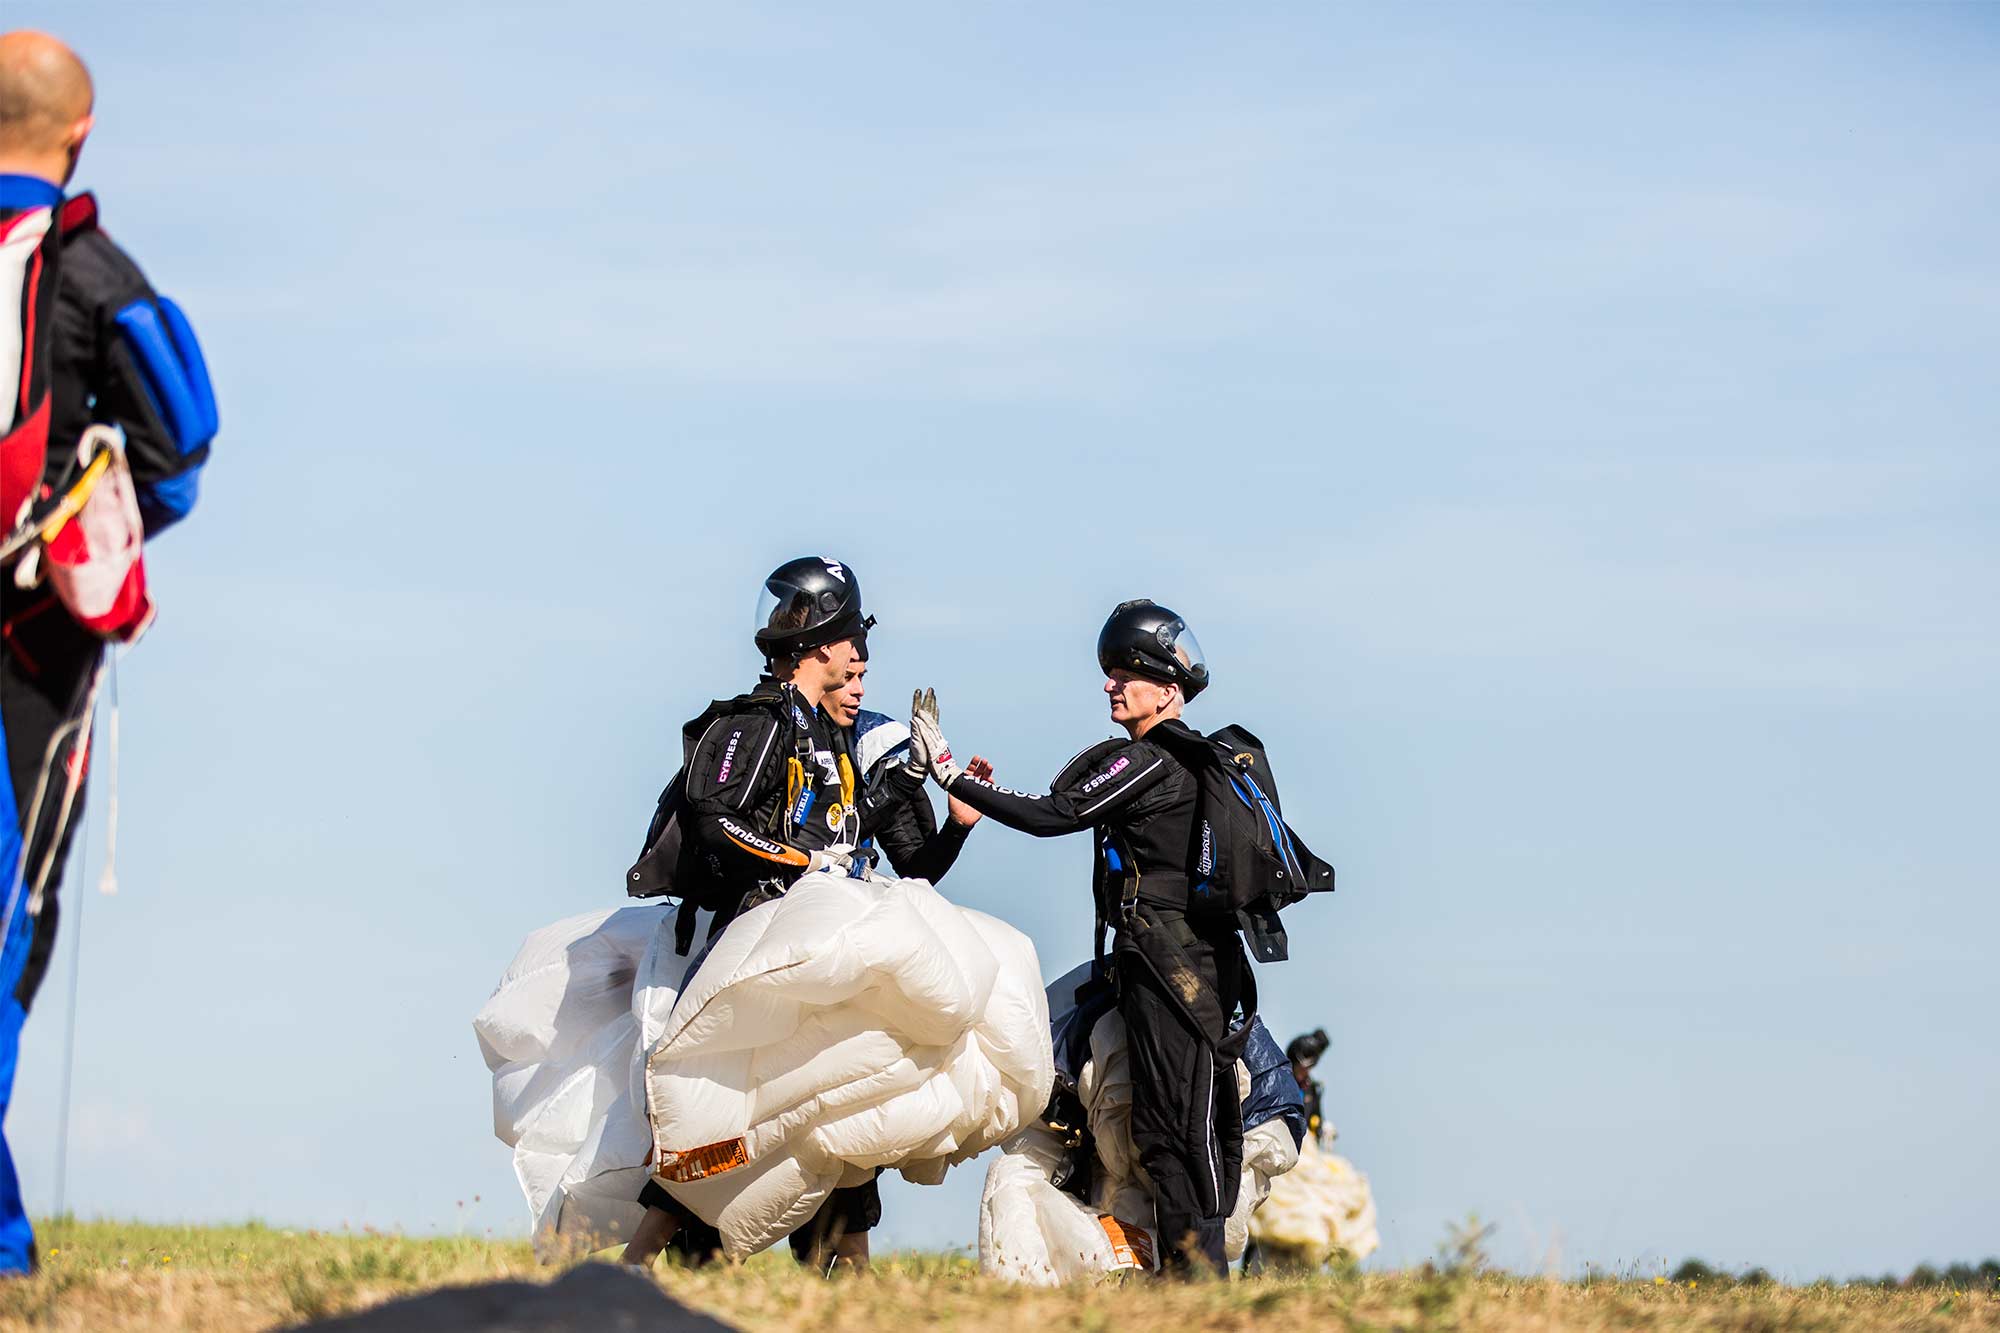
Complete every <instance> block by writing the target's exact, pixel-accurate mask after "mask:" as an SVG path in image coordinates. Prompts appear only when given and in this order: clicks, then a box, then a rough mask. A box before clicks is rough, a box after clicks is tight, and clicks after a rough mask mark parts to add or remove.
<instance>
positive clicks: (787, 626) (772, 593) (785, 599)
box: [752, 579, 839, 634]
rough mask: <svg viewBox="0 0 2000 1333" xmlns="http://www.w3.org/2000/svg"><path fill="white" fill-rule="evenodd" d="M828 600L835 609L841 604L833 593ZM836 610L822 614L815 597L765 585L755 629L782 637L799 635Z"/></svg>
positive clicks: (784, 585) (778, 585) (786, 585)
mask: <svg viewBox="0 0 2000 1333" xmlns="http://www.w3.org/2000/svg"><path fill="white" fill-rule="evenodd" d="M827 596H828V598H829V599H831V600H833V602H834V604H835V605H838V604H839V599H838V598H835V597H834V596H833V594H832V593H828V594H827ZM832 609H833V607H828V608H826V610H825V611H822V610H820V608H819V607H818V605H817V603H816V602H815V600H814V598H813V595H812V594H811V593H809V592H807V591H806V590H805V589H804V588H800V587H797V586H795V585H793V584H790V583H783V582H780V581H778V580H776V579H773V580H771V581H770V582H769V583H766V584H765V585H764V591H763V592H762V593H761V594H759V596H758V598H757V613H756V622H755V624H754V625H753V626H752V628H754V629H756V630H759V631H761V630H771V631H773V632H775V633H779V634H790V633H795V632H796V631H798V630H802V629H804V628H805V627H806V626H808V625H812V624H816V623H818V622H819V621H821V620H824V619H825V618H826V615H827V613H828V612H830V611H832Z"/></svg>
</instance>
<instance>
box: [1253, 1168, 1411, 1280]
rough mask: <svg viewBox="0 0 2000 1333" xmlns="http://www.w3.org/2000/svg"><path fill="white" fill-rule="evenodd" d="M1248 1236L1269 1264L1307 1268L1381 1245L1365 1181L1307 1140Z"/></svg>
mask: <svg viewBox="0 0 2000 1333" xmlns="http://www.w3.org/2000/svg"><path fill="white" fill-rule="evenodd" d="M1250 1234H1251V1235H1252V1236H1254V1237H1256V1238H1257V1243H1258V1244H1259V1245H1261V1246H1262V1247H1263V1248H1264V1250H1265V1251H1266V1253H1267V1254H1268V1255H1269V1256H1270V1259H1271V1262H1273V1263H1278V1264H1286V1263H1290V1264H1303V1265H1306V1266H1309V1267H1312V1266H1317V1265H1319V1264H1322V1263H1325V1262H1326V1261H1327V1260H1328V1259H1331V1258H1332V1257H1334V1256H1335V1255H1336V1254H1343V1253H1344V1254H1346V1255H1349V1256H1351V1257H1352V1258H1355V1259H1366V1258H1367V1257H1368V1256H1369V1255H1371V1254H1373V1253H1375V1251H1376V1250H1377V1249H1378V1248H1380V1247H1381V1244H1382V1238H1381V1236H1379V1235H1377V1234H1376V1231H1375V1196H1374V1195H1373V1193H1371V1192H1370V1190H1369V1188H1368V1177H1367V1176H1364V1175H1362V1174H1361V1173H1360V1172H1359V1171H1356V1170H1355V1169H1354V1163H1352V1162H1350V1161H1348V1160H1347V1159H1346V1158H1345V1157H1341V1156H1338V1155H1336V1154H1334V1153H1330V1152H1327V1151H1326V1150H1325V1149H1323V1148H1321V1147H1320V1146H1319V1144H1318V1143H1317V1142H1316V1141H1315V1140H1314V1139H1312V1138H1310V1137H1308V1138H1307V1139H1306V1142H1305V1147H1304V1148H1303V1150H1301V1151H1300V1153H1299V1164H1298V1166H1297V1167H1296V1168H1294V1169H1293V1170H1292V1171H1290V1172H1289V1173H1287V1174H1286V1175H1285V1176H1284V1177H1283V1178H1282V1179H1280V1180H1276V1181H1273V1182H1272V1184H1271V1197H1270V1199H1269V1201H1268V1202H1266V1203H1265V1205H1264V1207H1263V1208H1261V1209H1259V1210H1258V1212H1257V1215H1256V1216H1255V1217H1254V1218H1252V1219H1251V1221H1250Z"/></svg>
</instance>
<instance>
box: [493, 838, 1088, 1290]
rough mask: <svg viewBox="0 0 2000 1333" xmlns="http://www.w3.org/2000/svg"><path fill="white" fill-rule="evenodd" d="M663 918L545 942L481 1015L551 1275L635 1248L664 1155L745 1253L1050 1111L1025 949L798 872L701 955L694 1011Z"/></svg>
mask: <svg viewBox="0 0 2000 1333" xmlns="http://www.w3.org/2000/svg"><path fill="white" fill-rule="evenodd" d="M673 918H674V909H672V908H669V907H666V906H664V905H647V906H641V907H628V908H624V909H622V910H619V911H612V912H596V913H592V914H590V915H587V916H580V917H572V918H570V919H569V920H566V921H560V922H557V923H556V924H555V925H552V926H549V927H547V928H545V929H543V930H539V931H536V932H535V933H534V934H533V935H530V936H529V937H528V939H527V941H526V942H525V943H524V944H523V945H522V946H521V951H520V953H519V955H518V956H517V957H516V958H515V960H514V962H513V964H512V965H511V966H509V967H508V969H507V971H506V973H505V974H504V975H503V976H502V977H501V980H500V985H499V986H498V988H496V989H495V991H494V993H493V997H492V998H491V999H490V1000H488V1001H487V1003H486V1006H485V1008H483V1009H482V1010H481V1011H480V1013H479V1016H478V1018H477V1019H475V1020H474V1028H475V1030H476V1031H477V1033H478V1035H479V1041H480V1047H481V1049H482V1051H483V1052H484V1053H485V1055H486V1062H487V1066H488V1067H489V1068H490V1069H492V1070H493V1076H494V1077H493V1098H494V1129H495V1132H496V1133H497V1134H498V1135H499V1136H500V1138H501V1140H502V1141H503V1142H505V1143H507V1144H508V1145H510V1146H511V1147H513V1149H514V1166H515V1172H516V1174H517V1175H518V1176H519V1178H520V1181H521V1188H522V1191H523V1192H524V1193H525V1194H526V1195H527V1198H528V1207H529V1211H530V1213H531V1215H532V1216H533V1218H534V1239H535V1246H536V1252H537V1253H538V1254H539V1255H541V1256H542V1257H543V1258H545V1259H546V1258H553V1257H557V1256H558V1255H561V1254H564V1253H567V1252H570V1251H572V1250H574V1249H578V1248H596V1247H600V1246H603V1245H607V1244H611V1243H613V1242H615V1241H620V1240H624V1239H625V1238H627V1237H628V1236H629V1235H630V1234H631V1232H632V1229H633V1228H634V1227H635V1226H636V1225H637V1223H638V1220H639V1218H640V1216H641V1213H642V1210H641V1208H640V1207H639V1205H638V1203H637V1198H638V1195H639V1191H640V1188H641V1187H642V1186H643V1185H644V1183H645V1181H646V1180H647V1179H648V1178H649V1177H650V1176H651V1175H652V1172H651V1170H650V1168H649V1162H650V1161H653V1160H658V1161H659V1162H661V1163H662V1164H663V1170H664V1171H665V1172H666V1173H667V1175H668V1177H669V1178H668V1180H667V1182H666V1183H667V1187H668V1188H669V1189H670V1190H672V1191H673V1193H674V1194H675V1195H676V1196H678V1197H679V1198H680V1199H681V1200H682V1201H683V1202H684V1203H686V1204H687V1205H688V1206H689V1207H690V1208H692V1209H693V1210H694V1211H695V1212H696V1213H697V1214H699V1215H700V1216H702V1217H704V1218H706V1219H707V1220H709V1221H710V1222H712V1223H714V1224H715V1225H716V1226H717V1228H718V1229H719V1230H720V1231H721V1233H722V1237H723V1245H724V1249H725V1251H726V1252H727V1253H728V1254H730V1255H731V1256H732V1257H737V1258H741V1257H743V1256H746V1255H749V1254H752V1253H755V1252H756V1251H757V1250H760V1249H762V1248H764V1247H765V1246H767V1245H770V1244H771V1243H773V1242H774V1241H776V1240H778V1239H780V1238H781V1237H783V1236H784V1235H785V1234H787V1233H788V1232H789V1231H791V1230H792V1229H793V1228H794V1227H796V1226H797V1225H799V1224H800V1223H801V1222H803V1221H805V1220H806V1219H807V1218H808V1217H810V1216H811V1215H812V1214H813V1212H814V1211H815V1210H816V1209H817V1208H818V1207H819V1205H820V1203H821V1202H822V1201H823V1200H824V1199H825V1197H826V1195H827V1194H828V1193H829V1192H830V1191H831V1190H832V1189H833V1188H834V1187H835V1186H838V1185H842V1184H850V1185H851V1184H860V1183H862V1182H863V1181H865V1180H867V1179H868V1178H869V1177H870V1175H872V1174H873V1171H874V1169H875V1168H876V1167H884V1166H886V1167H898V1168H901V1170H902V1172H903V1174H904V1175H905V1176H907V1177H908V1178H910V1179H911V1180H915V1181H918V1182H920V1183H927V1184H935V1183H938V1182H939V1181H941V1180H943V1178H944V1173H945V1171H946V1169H947V1168H949V1167H950V1166H951V1165H953V1164H955V1163H957V1162H960V1161H963V1160H965V1159H966V1158H969V1157H972V1156H974V1155H976V1154H977V1153H979V1152H981V1151H983V1150H984V1149H985V1148H987V1147H989V1146H990V1145H992V1144H994V1143H996V1142H998V1141H1000V1140H1001V1139H1003V1138H1006V1137H1007V1136H1009V1135H1012V1134H1013V1133H1015V1132H1016V1131H1017V1130H1019V1129H1020V1128H1021V1126H1022V1125H1024V1124H1026V1123H1029V1122H1031V1121H1033V1120H1034V1119H1035V1118H1036V1117H1037V1116H1038V1115H1039V1113H1040V1111H1041V1109H1042V1107H1043V1106H1044V1105H1046V1104H1047V1102H1048V1096H1049V1089H1050V1086H1051V1085H1052V1083H1053V1081H1054V1077H1055V1071H1054V1066H1053V1063H1052V1057H1051V1055H1050V1051H1049V1043H1048V1030H1049V1027H1048V1008H1047V1004H1046V1002H1045V1001H1044V999H1043V997H1042V991H1041V985H1040V977H1041V965H1040V963H1039V962H1038V961H1037V959H1036V957H1035V950H1034V946H1033V945H1032V944H1031V943H1030V942H1029V941H1028V939H1027V937H1026V936H1024V935H1022V934H1021V933H1020V932H1019V931H1017V930H1015V929H1014V928H1013V927H1011V926H1008V925H1006V924H1005V923H1003V922H1000V921H996V920H994V919H993V918H991V917H989V916H986V915H984V914H983V913H979V912H974V911H971V910H968V909H965V908H961V907H956V906H954V905H953V904H951V903H950V902H948V901H946V900H945V899H944V898H942V897H941V896H939V895H938V893H937V891H936V890H934V889H932V888H931V887H930V885H928V884H926V883H924V882H922V881H921V880H902V881H890V880H884V879H882V878H880V877H876V878H873V879H870V880H865V881H864V880H854V879H846V878H839V877H835V876H832V875H826V874H817V875H808V876H806V877H804V878H803V879H801V880H800V881H799V882H798V883H797V884H796V885H794V886H793V888H792V889H791V891H790V892H789V893H787V894H786V895H785V896H784V897H783V898H781V899H778V900H777V901H775V902H770V903H765V904H763V905H761V906H759V907H756V908H754V909H752V910H751V911H749V912H746V913H744V914H743V915H742V916H741V917H739V918H737V920H735V921H733V922H731V923H730V926H729V928H728V929H727V930H725V931H724V932H723V933H722V935H721V936H720V937H718V938H717V940H716V941H715V943H714V946H713V948H712V949H711V950H709V951H708V953H707V954H706V955H702V954H700V953H697V956H696V959H695V965H697V966H698V970H697V971H696V972H695V975H694V984H693V987H692V989H691V990H690V991H689V992H688V994H687V995H686V996H685V997H683V995H682V994H681V984H682V980H683V978H684V976H685V975H686V973H687V971H688V968H689V966H690V962H689V960H688V959H685V958H682V957H680V956H678V955H677V954H675V953H674V947H673V936H674V920H673ZM706 935H707V917H706V915H705V914H704V916H703V919H702V921H701V923H700V926H699V928H698V930H697V933H696V938H697V939H703V938H706ZM683 1000H684V1001H685V1002H684V1003H683V1002H682V1001H683ZM649 1053H650V1058H649ZM649 1099H650V1100H651V1103H652V1106H653V1122H652V1124H650V1125H649V1124H648V1115H647V1106H648V1101H649ZM656 1140H657V1150H658V1151H657V1153H656V1151H655V1149H656ZM738 1140H740V1144H736V1146H735V1147H733V1148H731V1149H729V1150H728V1151H726V1152H724V1153H721V1154H714V1153H711V1154H708V1155H706V1156H704V1155H702V1154H700V1153H698V1152H693V1151H691V1150H695V1149H700V1148H705V1147H713V1146H715V1145H717V1144H732V1143H735V1141H738ZM739 1157H740V1158H741V1159H742V1161H743V1162H744V1164H743V1165H741V1166H736V1167H734V1168H733V1169H732V1168H729V1167H728V1165H727V1163H728V1161H732V1160H736V1159H737V1158H739ZM718 1166H720V1167H723V1168H724V1169H722V1170H720V1171H717V1170H715V1169H714V1168H715V1167H718ZM675 1175H679V1176H684V1177H689V1179H684V1180H675V1179H672V1178H671V1177H673V1176H675Z"/></svg>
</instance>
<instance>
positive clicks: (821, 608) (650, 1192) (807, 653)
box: [623, 556, 956, 1271]
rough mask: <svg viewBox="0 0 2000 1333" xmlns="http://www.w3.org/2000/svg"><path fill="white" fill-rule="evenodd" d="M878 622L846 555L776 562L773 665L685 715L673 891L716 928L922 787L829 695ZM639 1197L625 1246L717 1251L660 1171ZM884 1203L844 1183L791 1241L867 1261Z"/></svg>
mask: <svg viewBox="0 0 2000 1333" xmlns="http://www.w3.org/2000/svg"><path fill="white" fill-rule="evenodd" d="M874 623H875V619H874V617H873V616H870V615H868V614H866V612H864V611H863V609H862V605H861V585H860V581H859V580H858V579H857V578H856V577H855V574H854V571H853V570H851V569H849V568H848V567H847V566H846V565H845V564H843V563H841V562H840V561H837V560H828V559H825V558H823V557H818V556H806V557H802V558H800V559H797V560H792V561H788V562H786V563H785V564H783V565H780V566H779V567H778V568H777V569H775V570H773V571H772V572H771V575H770V577H769V578H767V579H766V580H765V581H764V591H763V593H762V595H761V596H760V598H759V600H758V604H757V612H756V630H755V634H754V638H755V642H756V644H757V648H758V650H759V651H760V652H761V653H763V655H764V659H765V671H764V675H763V676H762V677H761V678H760V679H759V680H758V682H757V684H756V686H755V688H753V689H752V690H751V691H750V693H748V694H745V695H739V696H738V697H737V698H735V699H732V700H726V701H718V702H717V703H715V704H713V705H711V706H710V707H709V708H708V710H707V711H705V712H704V713H702V715H701V716H700V717H697V718H696V719H695V720H694V721H692V722H690V723H688V725H687V727H686V728H685V729H684V736H685V737H686V738H687V743H688V747H689V759H688V763H687V773H686V781H687V814H688V828H687V829H686V831H685V834H684V836H690V837H692V838H693V839H694V840H695V848H696V853H697V855H696V858H695V862H694V864H693V865H692V867H691V870H692V871H693V873H694V874H695V876H696V877H697V880H698V881H699V882H695V883H683V884H681V885H679V886H678V890H677V891H678V892H679V893H681V895H682V896H683V899H684V901H690V902H692V901H704V902H706V903H708V904H711V905H713V908H714V911H715V915H714V918H713V920H712V921H711V923H710V926H709V932H708V934H709V938H711V939H713V938H714V937H715V936H716V935H717V934H718V933H720V932H721V931H722V930H723V928H724V927H726V926H727V925H728V924H729V922H730V921H731V920H733V919H734V918H735V917H736V916H737V914H738V913H740V912H743V911H746V910H748V909H749V908H751V907H754V906H756V905H757V904H758V903H761V902H765V901H768V900H769V899H771V898H775V897H778V896H780V895H781V894H783V893H784V891H785V890H786V889H787V888H789V887H790V886H791V884H792V883H793V881H795V880H797V879H798V878H799V877H800V876H801V875H804V874H806V873H808V872H809V871H815V870H830V871H833V872H834V873H837V874H844V873H847V872H848V871H849V870H850V869H851V867H852V860H851V857H850V854H849V853H850V850H851V849H852V848H853V847H854V846H855V845H856V844H857V843H858V842H860V841H861V840H862V839H863V838H866V837H868V836H869V835H871V834H874V833H876V832H878V831H879V830H880V829H882V828H884V827H885V820H887V819H888V818H889V817H890V816H891V815H892V814H893V813H894V812H896V811H897V810H898V808H899V807H902V806H905V805H906V804H907V803H909V802H910V801H911V800H912V799H914V800H916V801H924V800H925V797H924V794H923V779H924V774H923V770H922V768H920V767H915V766H913V765H912V764H910V763H907V762H905V763H899V764H893V765H891V766H890V767H889V768H888V769H887V771H885V772H883V773H882V774H881V775H880V777H879V779H878V780H877V781H876V782H875V783H873V784H872V785H864V784H863V783H862V781H861V776H862V775H861V773H860V766H859V764H858V762H857V760H856V757H855V753H854V749H853V745H852V742H851V740H850V738H849V736H848V733H847V732H846V731H845V730H843V729H842V728H841V727H839V726H837V725H836V724H835V722H834V720H833V717H832V716H831V714H830V713H829V711H828V710H827V708H826V707H825V704H826V702H827V699H828V696H829V695H830V694H832V693H833V692H834V691H836V690H839V689H841V688H843V687H846V686H847V685H848V682H849V673H850V671H851V670H852V668H853V666H854V664H855V662H856V661H857V660H865V658H866V655H867V649H866V646H865V645H866V641H867V634H868V630H869V629H870V628H871V627H872V626H873V625H874ZM953 854H954V855H955V854H956V852H955V849H954V851H953ZM947 864H948V862H947ZM939 873H942V871H940V872H939ZM704 877H705V878H704ZM689 920H690V922H691V921H692V916H691V915H690V917H689ZM639 1201H640V1202H641V1203H643V1204H645V1205H646V1215H645V1217H644V1218H643V1219H642V1220H641V1222H640V1224H639V1227H638V1229H637V1230H636V1231H635V1232H634V1233H633V1236H632V1239H631V1241H630V1243H628V1244H627V1245H626V1247H625V1252H624V1256H623V1257H624V1261H625V1262H626V1263H634V1264H647V1263H651V1262H652V1260H653V1258H654V1257H655V1256H656V1255H658V1254H659V1253H660V1251H661V1250H663V1249H664V1248H666V1246H667V1245H668V1244H669V1243H672V1244H674V1245H675V1248H676V1249H678V1250H680V1251H681V1252H682V1253H684V1254H685V1255H686V1256H687V1257H688V1258H689V1259H690V1260H692V1261H694V1262H702V1261H704V1260H706V1259H708V1258H710V1257H712V1256H713V1255H714V1254H716V1253H719V1252H720V1250H721V1237H720V1235H719V1234H717V1232H716V1231H715V1228H714V1227H712V1226H710V1225H708V1224H707V1223H705V1222H703V1221H702V1220H701V1219H700V1218H698V1217H696V1216H695V1215H694V1213H693V1211H692V1210H690V1209H689V1208H687V1207H686V1206H685V1205H684V1204H682V1203H681V1202H680V1201H679V1200H677V1199H675V1198H674V1197H673V1195H672V1194H671V1193H669V1192H668V1191H667V1190H666V1189H665V1188H663V1187H662V1186H661V1185H660V1184H659V1182H657V1181H648V1182H647V1183H646V1187H645V1189H644V1190H643V1191H642V1192H641V1194H640V1199H639ZM881 1216H882V1200H881V1194H880V1192H879V1191H878V1189H877V1187H876V1184H875V1182H874V1181H873V1180H870V1181H869V1182H867V1183H866V1184H864V1185H857V1186H850V1187H846V1188H842V1189H836V1190H835V1191H833V1193H832V1194H831V1195H830V1196H829V1197H828V1199H827V1201H826V1204H825V1205H824V1206H823V1207H822V1209H821V1216H816V1217H815V1218H814V1219H813V1220H811V1221H809V1222H807V1223H806V1225H805V1226H803V1227H801V1228H799V1231H798V1232H797V1233H794V1235H793V1238H792V1250H793V1253H794V1255H795V1256H796V1257H797V1258H798V1260H799V1262H800V1263H802V1264H805V1265H808V1266H811V1267H816V1268H819V1269H821V1271H826V1270H827V1269H829V1268H832V1267H840V1268H845V1269H850V1270H854V1271H862V1270H865V1269H866V1268H867V1266H868V1232H869V1230H870V1229H872V1228H873V1227H874V1226H875V1224H876V1223H877V1222H879V1221H880V1220H881Z"/></svg>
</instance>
